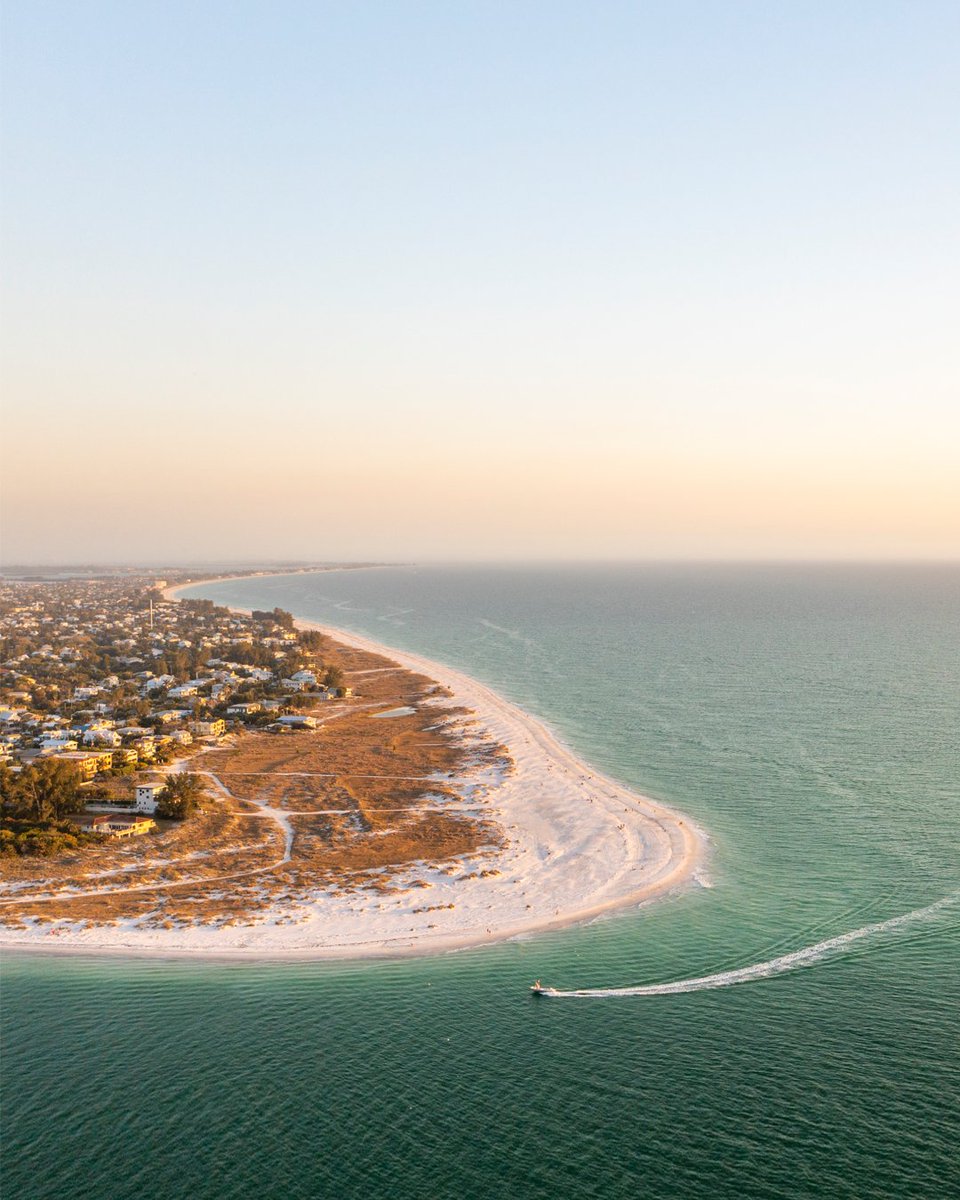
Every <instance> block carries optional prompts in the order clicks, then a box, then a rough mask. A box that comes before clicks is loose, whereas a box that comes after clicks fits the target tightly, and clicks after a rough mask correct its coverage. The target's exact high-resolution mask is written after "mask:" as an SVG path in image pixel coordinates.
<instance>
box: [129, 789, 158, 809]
mask: <svg viewBox="0 0 960 1200" xmlns="http://www.w3.org/2000/svg"><path fill="white" fill-rule="evenodd" d="M159 791H160V788H159V787H157V786H156V785H154V784H152V783H150V784H138V785H137V790H136V801H135V807H136V810H137V812H139V813H155V812H156V811H157V793H158V792H159Z"/></svg>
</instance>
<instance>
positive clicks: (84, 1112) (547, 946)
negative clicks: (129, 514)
mask: <svg viewBox="0 0 960 1200" xmlns="http://www.w3.org/2000/svg"><path fill="white" fill-rule="evenodd" d="M197 594H203V595H208V596H210V597H211V598H213V599H217V600H219V601H221V602H230V603H235V604H246V605H250V606H256V607H261V608H263V607H272V606H273V605H275V604H280V605H281V606H283V607H285V608H288V609H291V610H292V611H294V612H295V613H297V614H298V615H300V616H304V617H309V618H313V619H317V620H322V621H325V622H327V623H329V624H336V625H339V626H340V627H342V628H347V629H352V630H355V631H358V632H363V633H367V634H372V635H373V636H375V637H378V638H379V639H381V640H383V641H385V642H388V643H391V644H393V645H396V646H398V647H402V648H407V649H411V650H414V651H418V652H420V653H424V654H427V655H428V656H431V657H434V658H437V659H441V660H444V661H447V662H449V663H451V664H453V665H456V666H458V667H461V668H464V669H466V670H467V671H468V672H470V673H472V674H474V675H476V676H478V677H480V678H482V679H484V680H485V681H486V682H489V683H491V684H493V685H494V686H495V687H497V688H498V689H499V690H500V691H501V692H503V693H505V694H506V695H508V696H509V697H510V698H512V699H514V700H516V701H517V702H518V703H520V704H522V705H523V706H525V707H527V708H529V709H530V710H532V711H534V712H536V713H537V714H538V715H540V716H541V717H543V718H544V719H545V720H547V722H548V723H549V724H551V725H552V726H553V727H554V728H555V729H556V730H557V731H558V732H559V734H560V735H561V736H562V737H563V738H564V739H565V740H567V741H568V742H570V743H571V744H572V745H573V746H574V747H575V748H576V749H577V750H578V751H579V752H580V753H581V754H582V755H583V756H584V757H585V758H587V759H588V760H589V761H591V762H593V763H595V764H596V765H597V766H598V767H600V768H602V769H604V770H605V771H607V772H608V773H609V774H611V775H614V776H616V777H618V778H620V779H622V780H624V781H625V782H627V783H629V784H631V785H633V786H635V787H637V788H639V789H640V790H644V791H646V792H647V793H649V794H654V795H657V796H659V797H661V798H663V799H665V800H667V801H669V802H670V803H671V804H673V805H675V806H676V807H678V808H681V809H683V810H685V811H687V812H689V813H690V814H691V815H692V816H694V817H695V818H696V819H697V820H698V822H699V823H700V824H701V825H702V826H703V827H704V828H706V829H707V831H708V832H709V833H710V835H711V839H712V848H711V857H710V863H709V870H708V875H707V878H706V880H705V882H706V883H707V884H708V885H709V886H706V887H700V888H693V889H690V890H688V891H685V892H683V893H681V894H678V895H676V896H673V897H670V898H668V899H666V900H664V901H661V902H659V903H657V904H654V905H651V906H649V907H647V908H644V909H640V910H637V911H634V912H632V913H628V914H625V915H621V916H618V917H615V918H612V919H608V920H605V921H602V922H598V923H595V924H593V925H590V926H586V927H583V928H579V929H573V930H567V931H563V932H559V933H554V934H550V935H545V936H542V937H539V938H535V939H531V940H528V941H524V942H518V943H511V944H506V945H503V946H497V947H491V948H488V949H485V950H480V951H472V952H469V953H462V954H457V955H450V956H445V957H441V958H436V959H426V960H420V961H413V962H397V963H392V962H381V963H364V964H351V965H339V966H336V965H328V964H316V965H300V966H269V967H268V966H262V967H258V966H250V965H243V966H241V965H237V966H223V965H200V964H189V963H188V964H184V963H143V962H118V961H108V962H98V961H94V960H46V959H39V958H13V957H10V958H8V960H7V962H6V964H5V969H4V980H3V1004H2V1013H3V1024H4V1056H3V1083H4V1089H3V1092H4V1111H5V1126H6V1137H5V1139H4V1147H3V1154H4V1159H3V1161H4V1194H5V1195H10V1196H24V1197H39V1196H44V1197H47V1196H50V1197H53V1196H90V1197H104V1198H109V1200H113V1198H120V1197H134V1196H137V1197H169V1196H191V1197H208V1196H209V1197H225V1198H228V1200H229V1198H233V1197H260V1196H264V1197H274V1196H275V1197H327V1196H329V1197H368V1196H373V1195H386V1196H398V1197H406V1196H418V1197H419V1196H424V1197H434V1196H436V1197H445V1196H451V1197H452V1196H458V1197H487V1196H523V1197H526V1196H530V1197H540V1196H551V1197H553V1196H557V1195H561V1196H585V1197H588V1196H596V1197H637V1196H650V1197H690V1196H704V1197H714V1196H716V1197H731V1198H733V1197H779V1196H783V1197H807V1196H824V1197H848V1196H849V1197H886V1196H890V1197H901V1196H903V1197H912V1196H916V1197H941V1196H943V1197H948V1196H952V1195H955V1194H960V1150H958V1145H960V907H958V906H957V905H948V906H946V907H944V908H942V909H940V910H938V911H937V912H936V913H934V914H933V915H931V916H930V917H928V918H923V919H920V920H919V921H917V922H915V923H912V924H910V925H908V926H904V927H898V928H896V929H894V930H893V931H891V932H890V933H889V934H885V935H884V936H882V937H879V938H866V939H863V940H861V941H857V942H853V943H850V945H849V946H848V947H846V948H845V949H844V950H843V952H841V953H839V954H836V955H833V956H829V957H827V958H825V959H823V960H822V961H819V962H816V963H815V964H812V965H808V966H806V967H802V968H798V969H794V970H791V971H789V972H787V973H785V974H782V975H779V976H777V977H775V978H770V979H766V980H760V981H757V982H753V983H742V984H739V985H737V986H731V987H719V988H714V989H709V990H705V991H699V992H695V993H691V994H681V995H670V996H656V997H620V998H610V999H592V1000H579V1001H573V1000H570V1001H566V1000H564V1001H561V1000H555V1001H552V1000H547V1001H539V1002H538V1001H535V1000H531V999H529V998H528V997H527V995H526V994H525V990H524V989H525V985H526V984H527V983H528V982H529V979H530V978H531V977H533V976H534V975H541V976H543V977H544V978H545V979H547V980H548V981H549V982H551V983H554V984H556V985H558V986H560V987H564V988H580V987H597V988H605V987H611V986H613V987H616V986H621V985H631V984H642V983H652V982H664V981H671V980H679V979H686V978H688V977H692V976H697V975H704V974H711V973H716V972H722V971H727V970H736V969H738V968H742V967H746V966H749V965H751V964H753V963H758V962H763V961H766V960H769V959H771V958H773V957H775V956H778V955H783V954H785V953H790V952H793V951H795V950H798V949H802V948H803V947H805V946H809V945H812V944H816V943H818V942H821V941H822V940H824V939H829V938H832V937H834V936H836V935H839V934H843V933H846V932H849V931H851V930H856V929H859V928H862V927H864V926H866V925H869V924H872V923H875V922H878V921H883V920H885V919H888V918H890V917H895V916H897V915H899V914H901V913H904V912H908V911H911V910H914V909H917V908H922V907H924V906H926V905H930V904H931V903H934V902H936V901H937V900H939V899H941V898H943V897H944V896H951V895H954V894H956V893H957V891H958V889H960V787H958V779H960V752H958V725H960V722H958V715H960V570H958V569H957V568H952V567H911V568H907V567H900V568H879V567H856V568H854V567H850V568H840V567H829V568H828V567H766V568H759V567H756V568H733V567H710V568H704V567H699V568H694V567H684V568H679V567H649V566H647V567H617V568H576V569H573V568H538V569H517V568H496V569H490V568H485V569H480V568H471V569H463V568H458V569H440V568H436V569H420V570H414V569H409V570H407V569H401V570H376V571H363V572H344V573H337V574H327V575H318V576H295V577H290V578H284V579H280V578H277V579H261V580H256V581H247V582H245V581H232V582H230V583H225V584H218V585H205V586H202V587H199V588H198V589H197Z"/></svg>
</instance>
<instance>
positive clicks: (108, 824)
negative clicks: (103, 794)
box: [90, 813, 157, 838]
mask: <svg viewBox="0 0 960 1200" xmlns="http://www.w3.org/2000/svg"><path fill="white" fill-rule="evenodd" d="M156 827H157V823H156V821H152V820H151V819H150V818H149V817H126V816H124V817H121V816H119V815H118V816H111V815H109V814H107V813H104V814H103V815H102V816H99V817H94V818H93V820H92V821H91V822H90V832H91V833H100V834H103V835H104V836H105V837H116V838H122V837H137V836H138V835H139V834H141V833H149V832H150V830H151V829H156Z"/></svg>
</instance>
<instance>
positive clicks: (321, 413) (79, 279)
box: [2, 0, 960, 561]
mask: <svg viewBox="0 0 960 1200" xmlns="http://www.w3.org/2000/svg"><path fill="white" fill-rule="evenodd" d="M958 81H960V5H958V4H956V3H924V2H920V3H909V4H908V3H898V4H892V3H877V2H873V3H792V4H788V3H738V2H730V3H725V4H724V3H638V4H625V3H608V4H599V5H595V4H586V3H578V4H569V3H567V4H564V3H554V2H551V3H549V4H547V3H543V4H540V3H536V4H534V3H511V4H505V3H504V4H496V3H483V4H480V3H476V4H467V3H456V2H450V0H448V2H447V3H442V4H441V3H433V4H418V3H391V4H370V3H363V4H337V5H332V4H317V3H313V4H306V3H302V4H301V3H275V4H266V3H230V4H226V3H211V2H204V3H200V4H197V3H191V4H184V3H176V2H175V3H162V4H146V3H141V2H139V0H138V2H137V3H124V4H111V3H96V4H88V3H69V4H68V3H43V2H39V3H38V2H34V0H31V2H30V3H26V2H24V0H20V2H17V0H12V2H8V3H7V5H6V6H5V13H4V19H3V89H4V112H5V118H4V126H3V172H4V197H5V198H4V206H3V233H4V243H3V265H4V276H5V279H6V283H5V286H4V307H5V320H4V324H5V330H6V332H5V339H4V340H5V367H4V391H5V395H6V401H5V421H4V424H5V425H6V426H7V429H8V436H7V437H6V438H5V439H4V442H5V449H4V463H5V470H4V475H5V477H6V479H7V483H6V488H5V493H4V503H3V514H2V515H3V522H4V526H3V534H4V538H3V555H4V558H5V559H7V560H8V561H9V560H11V559H15V558H23V557H34V558H63V557H78V556H79V557H111V558H117V557H124V556H127V555H130V556H133V555H134V554H135V553H136V556H137V557H141V558H142V557H143V556H144V554H146V555H147V556H150V555H151V554H156V555H157V556H158V557H161V558H162V557H168V556H169V555H171V554H172V553H174V552H175V551H179V552H181V553H189V554H190V555H191V556H192V557H197V556H201V557H203V556H206V557H210V556H215V555H216V554H217V553H218V552H222V555H223V556H224V557H235V556H236V555H237V554H238V553H248V554H249V555H251V556H254V557H267V556H270V555H272V554H275V555H277V556H290V555H293V556H299V557H317V558H322V557H336V558H342V557H356V558H370V557H404V558H407V557H424V558H428V557H446V558H449V557H472V556H477V557H482V558H491V557H497V556H498V555H499V554H501V553H502V554H503V555H505V556H508V557H526V556H531V557H544V556H546V557H556V556H558V555H559V556H572V557H593V556H600V557H611V556H613V557H643V556H645V555H654V556H657V557H663V556H674V555H676V556H680V557H689V556H694V557H701V556H707V557H714V556H720V557H723V556H726V555H730V556H735V557H743V556H754V555H757V556H775V557H783V556H787V557H791V556H811V555H813V556H819V555H826V556H830V557H835V556H841V557H846V556H852V557H861V556H866V557H877V556H881V557H882V556H886V555H892V556H897V557H903V556H906V557H913V556H925V555H934V556H941V557H942V556H954V555H956V554H957V553H960V493H958V489H957V485H956V479H957V478H960V416H958V413H960V396H958V387H957V384H958V370H957V356H956V342H957V337H956V328H957V326H958V315H960V303H958V299H960V297H958V292H960V286H958V280H960V269H958V268H960V261H958V259H960V253H958V248H960V238H958V233H960V218H958V211H960V209H958V193H960V187H958V185H960V153H958V147H960V84H958ZM40 445H42V446H43V447H44V454H45V459H46V461H47V463H48V464H49V467H50V470H49V480H48V481H47V482H46V483H45V485H44V488H43V493H42V495H41V496H39V497H38V495H37V463H36V459H35V458H33V457H32V456H33V455H34V454H36V453H37V450H38V448H39V446H40ZM24 446H31V454H30V455H27V456H24V455H23V454H22V453H21V450H22V448H23V447H24ZM101 463H106V464H109V470H108V471H103V470H101V469H100V465H101ZM92 464H96V466H95V469H93V470H92V469H91V467H92ZM147 464H149V471H150V474H151V477H156V478H158V479H159V480H161V481H163V485H164V489H163V490H164V503H163V506H162V507H161V508H152V507H151V506H150V504H149V503H148V502H147V501H149V496H144V494H143V491H142V485H143V472H144V469H145V467H146V466H147ZM78 494H80V495H82V496H83V497H84V498H85V500H86V501H87V502H88V504H89V509H90V511H91V512H96V513H97V515H98V520H97V521H96V522H95V523H94V524H91V525H89V526H88V525H86V524H85V525H84V528H83V529H81V530H77V529H75V528H74V529H69V530H65V528H64V525H63V521H62V514H63V511H64V506H65V505H69V504H71V503H72V502H73V499H74V498H75V497H76V496H77V495H78ZM225 494H228V495H230V496H231V497H232V498H233V499H232V505H231V520H230V521H228V522H227V523H226V524H225V525H224V524H220V525H219V527H218V529H217V531H216V536H214V535H213V531H212V529H211V528H210V527H209V526H208V525H207V524H206V523H205V522H204V521H202V520H200V521H198V520H197V514H198V513H210V512H213V511H216V510H217V508H218V507H219V506H221V505H222V503H223V497H224V495H225ZM131 496H136V497H138V504H137V505H136V506H135V508H133V509H132V508H131V504H130V498H131ZM140 501H143V503H140ZM281 505H283V506H286V518H285V519H284V520H283V521H282V522H278V520H277V514H278V506H281ZM134 514H136V519H134Z"/></svg>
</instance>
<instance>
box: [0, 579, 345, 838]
mask: <svg viewBox="0 0 960 1200" xmlns="http://www.w3.org/2000/svg"><path fill="white" fill-rule="evenodd" d="M165 586H166V580H163V579H157V578H155V577H153V576H146V577H136V576H133V577H131V576H129V575H122V576H119V577H106V578H99V579H60V580H55V581H43V582H39V581H38V582H34V581H29V580H17V581H5V582H2V583H0V772H3V776H4V779H5V780H6V784H5V791H11V792H13V791H15V790H16V786H17V778H18V776H21V777H22V780H23V781H25V780H26V778H27V776H24V775H23V772H28V773H29V772H30V771H31V770H32V769H33V768H35V767H36V766H37V765H38V764H40V763H44V762H48V761H51V762H54V763H57V764H63V765H64V766H65V767H66V768H69V771H70V772H71V773H72V775H73V776H74V778H75V780H76V782H77V783H78V784H79V785H80V787H81V788H82V789H83V792H84V795H85V796H86V797H88V798H89V804H88V805H86V806H85V810H84V812H82V813H78V814H77V815H76V816H75V817H73V818H72V820H73V821H74V823H75V824H76V825H77V827H78V828H80V829H82V830H85V831H87V832H90V833H96V834H98V835H102V836H131V835H136V834H140V833H145V832H148V831H149V830H150V829H151V828H152V827H153V826H154V822H153V820H152V819H150V814H151V813H152V812H153V809H154V808H155V804H154V805H153V806H151V805H150V804H148V803H147V802H146V801H145V799H144V797H145V795H146V793H147V792H148V791H150V789H151V788H153V789H154V790H156V787H157V786H158V785H157V779H158V778H159V779H160V780H161V782H162V778H163V773H164V772H167V771H169V770H170V769H171V768H172V769H180V768H179V767H178V766H177V764H181V766H182V760H184V759H187V758H189V757H191V756H192V755H194V754H196V753H197V752H198V750H201V749H203V748H206V747H211V746H216V745H218V744H221V743H222V741H223V740H224V739H228V738H230V737H231V736H232V735H233V734H235V733H236V732H238V731H240V730H242V729H244V728H256V729H258V730H263V731H267V732H274V733H277V734H283V733H286V734H289V733H290V732H291V731H296V730H298V729H313V728H316V726H317V719H316V717H315V716H314V715H311V713H312V710H315V709H319V708H320V707H321V706H322V705H323V704H324V703H325V702H326V701H328V700H330V699H331V698H333V697H335V696H337V695H339V694H342V693H343V692H345V691H346V690H347V689H345V688H343V681H342V678H341V675H340V672H339V670H338V669H337V668H336V667H327V666H325V665H324V663H323V661H322V659H321V656H320V649H321V647H322V644H323V638H322V636H321V635H320V634H318V633H314V632H311V631H307V632H303V631H298V630H297V629H295V628H294V623H293V619H292V617H291V616H290V614H289V613H286V612H283V611H282V610H280V609H275V610H274V611H272V612H255V613H253V614H252V615H250V616H245V615H240V614H237V613H234V612H231V611H230V610H228V609H226V608H221V607H218V606H217V605H215V604H214V603H212V602H211V601H209V600H182V601H172V600H167V599H165V598H164V595H163V588H164V587H165ZM118 781H119V782H118ZM138 784H139V785H141V786H138ZM134 789H136V792H135V791H134ZM98 802H100V803H98ZM104 803H106V804H107V805H108V806H110V807H113V808H115V807H116V806H117V805H118V804H122V805H123V806H124V807H126V808H128V809H129V813H130V819H129V820H127V818H126V817H125V816H124V817H121V816H119V815H118V814H117V813H116V812H114V813H113V814H112V815H111V814H110V813H108V814H107V816H109V820H105V819H103V816H104V814H103V813H99V814H98V815H91V814H94V813H96V811H97V809H98V808H101V809H102V808H103V806H104ZM8 808H9V805H8V804H7V803H6V796H4V814H3V815H4V817H6V816H7V815H8V813H7V809H8Z"/></svg>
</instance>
